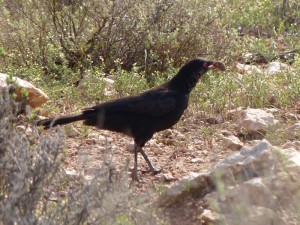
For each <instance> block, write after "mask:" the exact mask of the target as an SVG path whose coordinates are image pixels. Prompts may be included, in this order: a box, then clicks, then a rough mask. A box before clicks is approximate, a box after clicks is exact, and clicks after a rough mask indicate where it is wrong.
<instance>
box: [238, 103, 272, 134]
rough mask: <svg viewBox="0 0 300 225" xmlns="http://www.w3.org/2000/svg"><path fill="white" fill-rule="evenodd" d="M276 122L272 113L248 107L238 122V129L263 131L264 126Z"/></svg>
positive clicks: (250, 131)
mask: <svg viewBox="0 0 300 225" xmlns="http://www.w3.org/2000/svg"><path fill="white" fill-rule="evenodd" d="M276 123H277V120H275V118H274V116H273V114H271V113H267V112H266V111H264V110H262V109H252V108H248V109H246V110H245V112H244V117H243V119H242V120H241V122H240V124H239V128H240V129H244V130H245V131H246V132H247V133H250V134H252V133H265V132H266V128H267V127H268V126H270V125H274V124H276Z"/></svg>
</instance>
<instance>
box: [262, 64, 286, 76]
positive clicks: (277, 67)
mask: <svg viewBox="0 0 300 225" xmlns="http://www.w3.org/2000/svg"><path fill="white" fill-rule="evenodd" d="M289 70H290V66H289V65H287V64H284V63H280V62H271V63H269V65H268V68H267V74H268V75H275V74H278V73H284V72H288V71H289Z"/></svg>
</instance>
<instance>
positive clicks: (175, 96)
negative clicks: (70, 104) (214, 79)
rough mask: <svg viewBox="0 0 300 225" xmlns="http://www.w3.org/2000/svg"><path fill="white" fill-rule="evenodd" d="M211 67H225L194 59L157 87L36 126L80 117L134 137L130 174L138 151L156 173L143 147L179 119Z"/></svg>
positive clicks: (94, 124) (135, 175)
mask: <svg viewBox="0 0 300 225" xmlns="http://www.w3.org/2000/svg"><path fill="white" fill-rule="evenodd" d="M211 68H216V69H219V70H222V71H223V70H225V66H224V64H223V63H221V62H214V61H207V60H204V59H193V60H191V61H189V62H188V63H186V64H185V65H184V66H183V67H182V68H181V69H180V70H179V72H178V73H177V74H176V75H175V76H174V77H173V78H172V79H171V80H170V81H168V82H166V83H164V84H162V85H160V86H159V87H156V88H153V89H151V90H148V91H146V92H143V93H141V94H138V95H134V96H129V97H125V98H120V99H116V100H113V101H109V102H105V103H102V104H99V105H96V106H94V107H91V108H87V109H84V110H83V111H82V113H80V114H77V115H66V116H60V117H56V118H51V119H45V120H40V121H38V122H37V125H38V126H44V127H45V128H46V129H47V128H50V127H52V126H56V125H63V124H68V123H72V122H75V121H79V120H83V123H84V124H85V125H88V126H95V127H97V128H99V129H104V130H110V131H115V132H119V133H123V134H126V135H128V136H130V137H133V139H134V143H135V154H134V155H135V156H134V173H133V177H134V179H135V180H138V175H137V172H138V171H137V154H138V152H140V153H141V154H142V156H143V157H144V159H145V160H146V162H147V164H148V165H149V167H150V171H152V172H153V173H155V174H156V173H158V172H160V170H158V169H156V168H155V167H154V166H153V165H152V163H151V162H150V160H149V159H148V157H147V155H146V153H145V152H144V151H143V149H142V148H143V146H144V145H145V143H146V142H147V141H149V140H150V139H151V138H152V136H153V134H154V133H156V132H159V131H162V130H165V129H168V128H170V127H172V126H173V125H174V124H176V123H177V122H178V120H179V119H180V117H181V116H182V114H183V112H184V110H185V109H186V108H187V106H188V101H189V94H190V92H191V90H192V89H193V88H194V87H195V85H196V84H197V82H198V80H199V79H200V77H201V76H202V75H203V74H205V73H206V72H207V71H208V70H209V69H211Z"/></svg>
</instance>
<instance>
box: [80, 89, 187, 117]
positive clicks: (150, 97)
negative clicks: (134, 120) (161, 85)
mask: <svg viewBox="0 0 300 225" xmlns="http://www.w3.org/2000/svg"><path fill="white" fill-rule="evenodd" d="M183 98H184V96H181V95H179V94H178V93H176V92H174V91H169V90H164V89H162V90H155V91H154V90H153V91H149V92H145V93H143V94H141V95H137V96H130V97H126V98H121V99H116V100H113V101H109V102H106V103H102V104H100V105H97V106H94V107H91V108H88V109H86V110H85V111H94V110H105V112H106V113H109V112H132V113H134V114H140V115H141V114H142V115H150V116H161V115H166V114H168V113H170V112H172V111H173V110H175V109H176V108H177V107H178V106H180V105H182V104H180V103H181V102H182V101H183Z"/></svg>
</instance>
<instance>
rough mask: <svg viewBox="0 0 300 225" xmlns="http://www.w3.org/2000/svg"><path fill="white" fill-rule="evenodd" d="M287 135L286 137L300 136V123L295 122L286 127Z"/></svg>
mask: <svg viewBox="0 0 300 225" xmlns="http://www.w3.org/2000/svg"><path fill="white" fill-rule="evenodd" d="M286 131H287V132H288V134H289V136H288V139H295V138H296V137H297V136H299V137H300V123H296V124H294V125H293V126H290V127H288V128H287V129H286Z"/></svg>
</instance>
